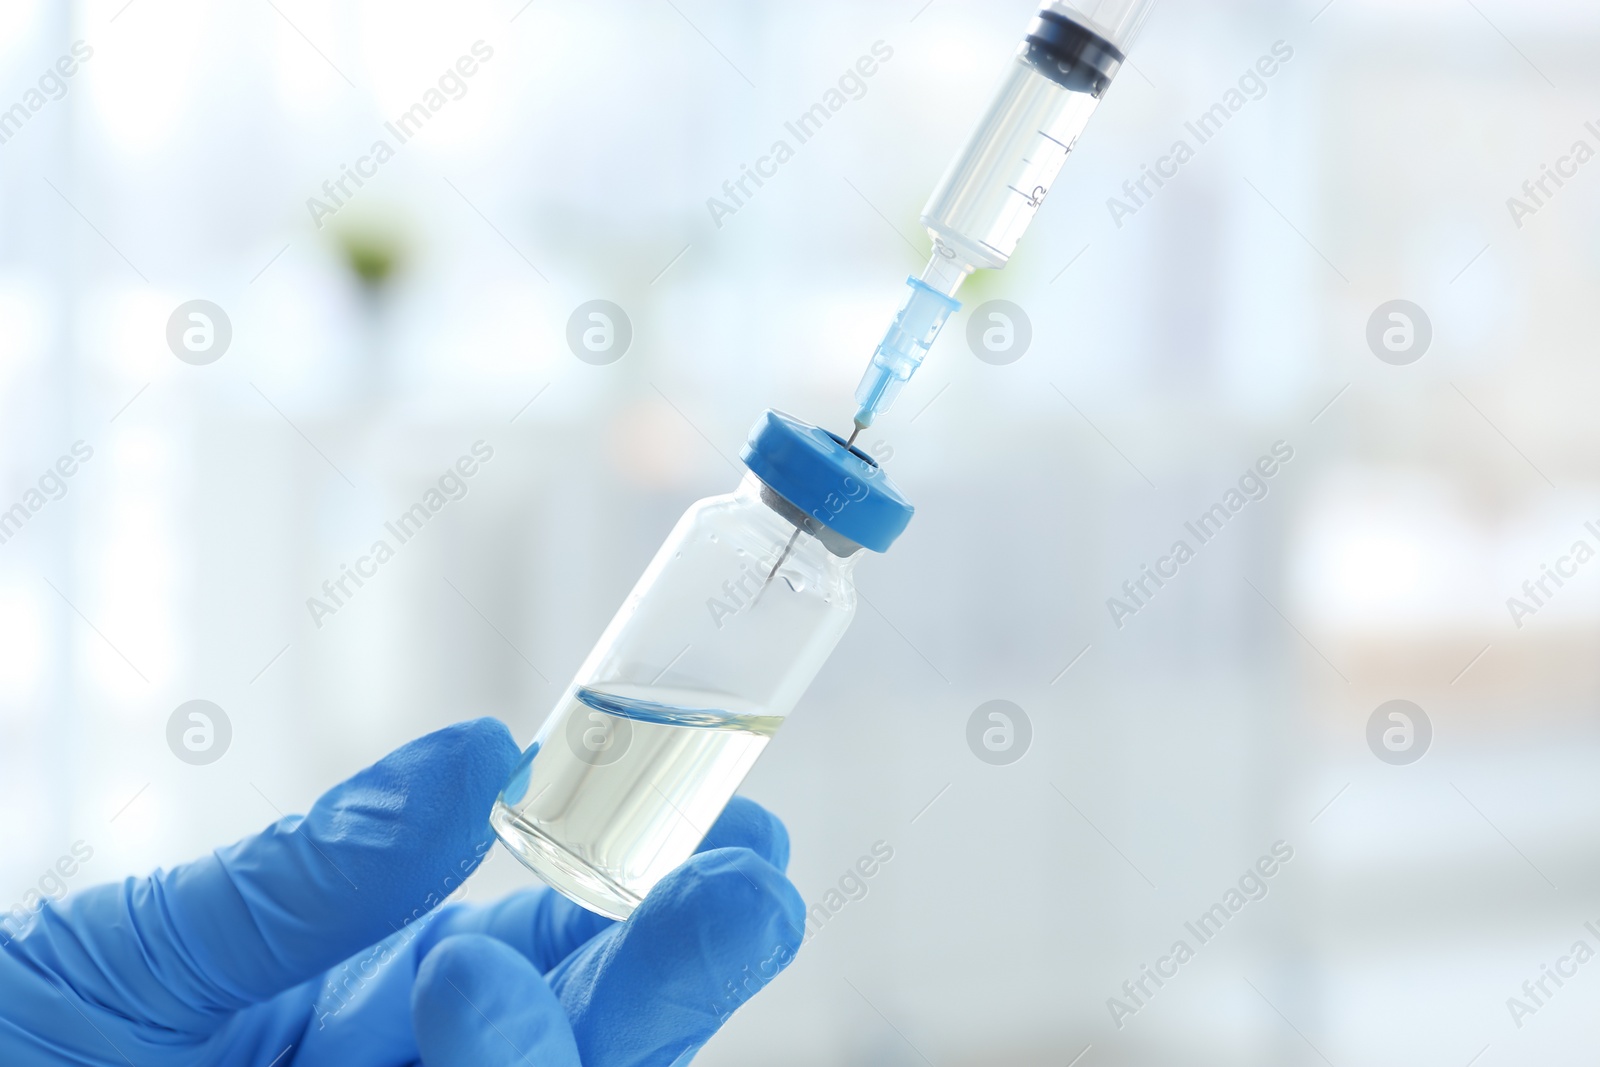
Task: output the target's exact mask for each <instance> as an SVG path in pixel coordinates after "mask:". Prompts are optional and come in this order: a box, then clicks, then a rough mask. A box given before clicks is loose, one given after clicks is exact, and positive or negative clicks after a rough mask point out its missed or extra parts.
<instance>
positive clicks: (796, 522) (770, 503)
mask: <svg viewBox="0 0 1600 1067" xmlns="http://www.w3.org/2000/svg"><path fill="white" fill-rule="evenodd" d="M738 495H739V496H741V497H744V498H747V499H751V500H755V501H758V502H759V503H760V504H761V505H762V506H763V507H765V508H766V509H767V510H768V511H770V512H772V513H773V514H774V515H776V516H778V518H780V519H782V520H783V521H784V522H785V523H787V524H788V525H790V526H792V527H794V528H795V529H796V530H798V531H799V532H800V533H801V535H802V536H805V535H810V536H811V537H813V538H815V539H816V540H817V542H818V543H820V544H821V545H822V547H823V548H826V549H827V550H828V552H829V553H830V554H832V555H834V556H837V557H839V558H840V559H844V560H847V559H850V558H852V557H854V556H855V555H856V554H857V553H859V552H860V551H861V548H862V546H861V545H859V544H857V543H856V542H854V541H852V540H850V538H848V537H846V536H845V535H844V534H842V533H839V532H838V531H837V530H834V529H832V528H830V527H828V526H826V525H824V524H823V523H822V522H821V521H819V520H818V519H817V518H816V517H815V516H812V515H807V514H806V513H805V512H803V511H801V510H800V509H799V508H798V507H796V506H795V505H794V504H792V503H790V502H789V501H788V500H787V499H786V498H785V497H784V496H783V495H782V494H781V493H779V492H778V491H777V490H775V489H773V488H772V487H771V486H770V485H768V484H767V483H766V482H763V481H762V480H761V479H760V478H757V477H756V476H755V475H754V474H750V473H746V474H745V476H744V479H743V480H742V481H740V483H739V489H738Z"/></svg>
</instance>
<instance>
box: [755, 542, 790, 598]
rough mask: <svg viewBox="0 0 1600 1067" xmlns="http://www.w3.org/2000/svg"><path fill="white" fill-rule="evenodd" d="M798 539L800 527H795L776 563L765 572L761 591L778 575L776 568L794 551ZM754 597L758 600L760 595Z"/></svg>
mask: <svg viewBox="0 0 1600 1067" xmlns="http://www.w3.org/2000/svg"><path fill="white" fill-rule="evenodd" d="M799 539H800V527H798V526H796V527H795V528H794V533H792V534H790V535H789V543H788V544H786V545H784V546H783V551H782V552H781V553H779V555H778V562H776V563H774V564H773V565H772V570H770V571H768V572H767V580H766V581H764V582H762V583H761V588H762V590H763V591H765V590H766V588H767V586H769V585H771V584H772V578H773V576H774V575H775V574H777V573H778V568H779V567H781V566H783V561H784V560H786V559H788V558H789V553H790V552H792V551H794V543H795V542H796V541H798V540H799ZM756 595H757V597H758V598H759V596H760V595H761V594H759V593H758V594H756Z"/></svg>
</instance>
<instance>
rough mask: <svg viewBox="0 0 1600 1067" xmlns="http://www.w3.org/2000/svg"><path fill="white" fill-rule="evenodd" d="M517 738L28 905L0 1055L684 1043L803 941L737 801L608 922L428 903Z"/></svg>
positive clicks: (754, 814) (545, 1066)
mask: <svg viewBox="0 0 1600 1067" xmlns="http://www.w3.org/2000/svg"><path fill="white" fill-rule="evenodd" d="M518 755H519V753H518V750H517V746H516V744H515V743H514V742H513V741H512V739H511V734H510V732H509V731H508V730H507V729H506V727H505V726H504V725H502V724H501V723H499V722H496V721H494V720H492V719H479V720H477V721H474V722H467V723H461V724H458V725H456V726H451V727H448V728H447V729H444V730H440V731H438V732H437V733H433V734H429V735H428V736H426V737H423V738H421V739H420V740H417V741H413V742H412V743H411V744H409V745H406V746H405V747H403V748H400V749H398V750H397V751H395V752H392V753H390V754H389V755H388V756H386V757H384V758H383V759H381V760H379V761H378V762H377V763H375V764H374V765H372V766H371V767H368V768H367V769H366V770H363V771H361V772H360V773H358V774H356V775H355V776H354V777H353V778H351V779H349V780H348V781H346V782H344V783H342V784H341V785H338V786H335V787H334V788H333V789H332V790H330V791H329V792H327V793H326V794H324V795H323V796H322V798H321V799H319V800H318V801H317V802H316V804H315V805H314V806H313V807H312V809H311V813H310V814H309V815H306V816H305V817H303V818H302V817H299V816H291V817H289V818H286V819H283V820H281V821H279V822H278V823H276V824H274V825H273V826H271V827H269V828H268V829H267V830H266V831H264V832H263V833H261V834H259V835H257V836H255V837H252V838H248V839H246V840H244V841H241V842H239V843H238V844H235V845H231V846H229V847H227V848H223V849H219V850H217V851H216V852H214V853H213V854H212V855H210V856H208V857H206V858H204V859H201V860H197V861H195V862H194V863H189V864H186V865H184V866H182V867H178V868H176V869H174V870H171V871H158V872H157V873H156V874H154V875H152V876H150V877H149V878H129V879H127V880H126V881H125V882H123V883H122V884H121V885H108V886H98V887H95V888H92V889H87V890H84V891H82V892H80V893H78V894H76V895H74V896H72V897H70V898H68V899H67V900H66V901H65V902H64V903H62V904H60V905H54V904H47V905H46V906H45V908H44V909H43V910H42V911H41V912H40V913H39V914H38V915H37V916H36V917H35V919H34V921H33V922H32V923H31V925H30V926H29V927H28V928H27V929H26V930H25V931H23V932H22V933H21V934H20V935H19V936H18V937H17V938H16V940H14V941H12V942H11V943H10V944H8V945H7V946H6V947H5V948H4V949H3V950H0V1064H5V1065H7V1067H25V1065H33V1064H51V1065H55V1064H97V1065H98V1064H114V1065H133V1067H178V1065H184V1067H187V1065H201V1064H227V1065H230V1067H232V1065H235V1064H240V1065H245V1064H248V1065H255V1067H289V1065H291V1064H292V1065H295V1067H320V1065H324V1064H326V1065H330V1067H332V1065H337V1067H369V1065H370V1067H377V1065H383V1067H391V1065H403V1064H417V1063H420V1064H422V1065H424V1067H496V1065H500V1064H506V1065H510V1064H516V1065H520V1067H579V1064H580V1061H581V1063H582V1064H583V1065H584V1067H667V1065H670V1064H676V1063H685V1062H687V1061H688V1059H689V1058H690V1057H691V1056H692V1055H693V1053H694V1052H695V1051H696V1050H698V1049H699V1048H700V1046H701V1045H702V1044H704V1043H705V1042H706V1040H707V1039H709V1038H710V1037H711V1035H712V1034H713V1033H714V1032H716V1030H717V1028H718V1026H720V1025H721V1023H722V1022H723V1020H724V1019H726V1018H727V1016H728V1015H729V1014H731V1013H732V1011H733V1010H734V1009H735V1008H737V1007H738V1006H739V1004H740V1003H742V1002H743V1001H744V1000H746V999H748V998H749V996H751V995H752V994H753V993H754V992H755V991H756V990H757V989H759V988H760V986H761V985H763V984H764V983H765V981H766V980H768V979H770V978H771V977H772V976H773V975H775V974H776V973H777V972H778V970H780V969H781V968H782V967H783V966H784V965H786V964H787V963H788V961H789V960H790V959H792V958H793V955H794V952H795V950H796V949H797V948H798V947H799V944H800V939H801V935H802V924H803V922H804V908H803V905H802V904H801V901H800V897H799V895H798V894H797V893H796V892H795V889H794V886H793V885H791V884H790V883H789V881H788V879H787V878H785V877H784V875H783V873H782V872H783V868H784V867H785V865H786V864H787V862H788V855H789V842H788V835H787V833H786V832H785V831H784V829H783V825H782V824H781V823H780V822H778V820H777V819H775V818H774V817H773V816H771V815H769V814H768V813H767V812H766V811H764V810H763V809H761V808H760V807H758V806H757V805H756V804H754V803H752V802H750V801H747V800H743V799H740V798H735V800H734V801H733V803H731V804H730V805H729V806H728V808H727V809H726V810H725V811H724V812H723V815H722V818H721V819H720V820H718V822H717V824H716V826H714V827H713V828H712V829H711V832H710V833H709V834H708V835H707V837H706V840H705V842H704V843H703V844H702V846H701V851H700V852H699V853H698V854H697V855H695V856H694V857H693V858H692V859H690V860H689V861H688V862H686V863H685V864H684V865H683V866H681V867H679V868H678V869H677V870H676V871H674V872H673V873H671V874H670V875H668V876H667V877H666V878H664V879H663V880H662V881H661V882H660V884H658V885H657V886H656V888H655V890H654V891H653V892H652V893H651V894H650V895H649V897H648V898H646V900H645V901H644V903H643V904H641V905H640V906H639V908H638V909H637V910H636V911H635V912H634V914H633V916H632V917H631V918H630V919H629V920H628V921H627V922H623V923H615V922H612V921H611V920H609V919H604V918H601V917H600V916H598V915H595V914H593V913H592V912H588V911H585V910H583V909H582V908H579V907H578V906H577V905H575V904H573V903H571V902H570V901H568V900H567V899H566V898H565V897H563V896H561V895H560V894H558V893H555V892H553V891H551V890H545V889H541V890H529V891H525V892H522V893H518V894H515V895H513V896H511V897H508V898H507V899H505V900H502V901H500V902H499V903H496V904H492V905H486V906H476V905H466V904H447V905H445V906H443V907H436V905H438V904H439V903H440V902H441V901H442V900H443V899H444V898H445V897H446V896H448V895H449V894H450V893H451V892H452V891H453V890H454V889H455V888H456V887H457V886H459V885H460V884H461V880H462V879H464V878H465V877H466V876H467V875H468V874H470V873H471V872H472V871H473V870H474V869H476V867H477V866H478V864H479V862H480V861H481V860H482V858H483V856H484V855H485V854H486V853H487V852H488V850H489V848H490V847H491V845H492V844H493V841H494V838H493V834H492V832H491V831H490V829H489V825H488V816H489V809H490V807H491V806H492V805H493V803H494V799H495V796H496V795H497V794H498V792H499V789H500V786H501V785H502V783H504V782H505V780H506V777H507V775H508V774H510V772H511V769H512V766H513V765H514V764H515V763H516V761H517V758H518ZM340 961H343V962H342V963H341V962H340Z"/></svg>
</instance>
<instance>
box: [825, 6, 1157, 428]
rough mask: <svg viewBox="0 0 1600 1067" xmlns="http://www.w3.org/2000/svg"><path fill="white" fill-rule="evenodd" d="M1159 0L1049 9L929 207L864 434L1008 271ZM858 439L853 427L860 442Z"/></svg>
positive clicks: (860, 414)
mask: <svg viewBox="0 0 1600 1067" xmlns="http://www.w3.org/2000/svg"><path fill="white" fill-rule="evenodd" d="M1154 6H1155V0H1080V2H1078V3H1075V4H1068V3H1065V2H1063V0H1055V2H1053V3H1050V4H1049V5H1047V6H1046V7H1044V8H1043V9H1041V10H1040V12H1039V14H1038V17H1036V18H1035V19H1034V20H1033V23H1032V24H1031V25H1030V26H1029V27H1028V33H1027V36H1025V37H1024V38H1023V40H1022V44H1021V45H1020V46H1019V47H1018V48H1017V53H1016V56H1015V57H1014V59H1013V61H1012V62H1011V64H1010V65H1009V66H1008V67H1007V68H1006V73H1005V76H1004V78H1002V80H1001V82H1000V88H999V90H998V91H997V92H996V93H995V95H994V99H993V100H992V101H991V102H990V104H989V107H988V109H987V110H986V111H985V112H984V114H983V117H982V118H981V119H979V121H978V125H977V127H976V128H975V129H974V130H973V131H972V135H971V137H969V138H968V139H967V143H966V146H965V147H964V148H962V150H961V152H960V154H959V155H957V156H956V158H955V161H954V162H953V163H952V164H951V165H950V169H949V170H948V171H946V172H945V175H944V177H943V178H942V179H941V180H940V182H939V184H938V186H937V187H935V189H934V191H933V196H931V197H930V198H929V199H928V203H927V205H926V206H925V207H924V208H923V209H922V224H923V225H924V226H926V227H927V229H928V233H929V234H930V235H931V236H932V237H933V258H932V259H930V260H929V261H928V265H927V267H926V268H924V269H923V271H922V276H921V277H920V278H908V279H907V280H906V281H907V284H908V285H909V286H910V287H911V292H910V294H909V295H908V296H907V297H906V301H905V303H904V304H903V305H902V306H901V308H900V312H899V314H897V315H896V316H895V319H894V323H893V324H892V325H890V327H889V332H888V333H887V334H885V335H884V338H883V341H882V343H881V344H879V345H878V349H877V351H876V352H874V353H873V355H872V362H871V363H870V364H869V365H868V366H867V373H866V374H865V375H863V376H862V379H861V384H860V385H859V386H857V387H856V406H857V410H856V417H855V422H856V433H860V432H861V430H862V429H863V428H865V427H867V426H870V425H872V420H873V419H874V418H876V417H877V416H878V415H879V414H881V413H882V412H884V411H887V410H888V409H889V405H890V404H892V403H894V399H895V397H896V396H897V395H898V394H899V392H900V390H901V388H902V387H904V385H905V383H906V382H907V381H909V380H910V378H911V376H912V375H913V374H915V373H916V370H917V368H918V367H920V366H921V365H922V360H923V357H924V356H926V355H927V354H928V349H929V348H931V347H932V346H933V342H934V339H935V338H937V337H938V336H939V331H940V330H941V329H942V328H943V327H944V324H945V320H946V319H948V318H949V317H950V315H951V313H953V312H954V311H956V309H958V308H959V307H960V306H961V304H960V302H959V301H957V300H956V299H955V294H956V291H957V290H959V289H960V288H961V283H962V282H964V281H966V280H967V275H969V274H971V273H972V272H973V271H975V270H978V269H979V268H987V269H992V270H999V269H1001V268H1002V267H1004V266H1005V265H1006V262H1007V261H1008V260H1010V258H1011V253H1012V252H1013V251H1014V250H1015V249H1016V247H1017V241H1018V240H1019V239H1020V238H1021V237H1022V234H1023V231H1024V230H1026V229H1027V228H1028V224H1029V223H1030V222H1032V221H1033V216H1034V213H1035V212H1037V211H1038V210H1039V205H1040V204H1042V203H1044V198H1045V197H1046V196H1047V195H1048V194H1049V192H1050V186H1051V183H1053V182H1054V181H1055V180H1056V175H1058V174H1059V173H1061V166H1062V164H1063V163H1065V162H1066V161H1067V154H1068V153H1069V152H1071V151H1072V146H1073V145H1074V144H1076V143H1077V140H1078V135H1079V134H1081V133H1082V132H1083V129H1084V127H1085V126H1087V125H1088V123H1089V117H1090V116H1091V115H1093V114H1094V110H1095V108H1096V106H1098V105H1099V103H1100V99H1101V97H1102V96H1104V94H1105V91H1106V89H1107V88H1108V87H1109V86H1110V85H1111V81H1112V79H1113V78H1115V77H1116V74H1117V71H1118V70H1119V69H1120V68H1121V66H1122V64H1123V62H1124V61H1125V59H1126V56H1127V50H1128V46H1129V44H1130V43H1132V41H1133V38H1134V35H1135V34H1137V33H1138V31H1139V28H1140V26H1141V25H1142V24H1143V23H1144V20H1145V16H1146V15H1148V14H1149V12H1150V9H1151V8H1152V7H1154ZM854 439H855V437H854V435H852V436H851V440H852V441H853V440H854Z"/></svg>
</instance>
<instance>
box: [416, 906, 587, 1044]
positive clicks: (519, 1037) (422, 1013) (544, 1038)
mask: <svg viewBox="0 0 1600 1067" xmlns="http://www.w3.org/2000/svg"><path fill="white" fill-rule="evenodd" d="M411 1026H412V1030H413V1031H414V1032H415V1034H416V1038H417V1051H418V1052H419V1053H420V1054H421V1056H422V1067H530V1065H531V1067H580V1064H579V1062H578V1045H577V1042H576V1040H575V1039H574V1038H573V1036H572V1027H571V1025H570V1024H568V1022H567V1015H566V1012H565V1011H563V1010H562V1008H561V1002H560V1001H558V1000H556V995H555V993H554V992H552V991H551V989H550V987H549V986H548V985H546V984H545V980H544V979H543V978H542V977H540V975H539V972H538V971H536V970H534V968H533V964H531V963H529V962H528V960H527V958H526V957H525V956H523V955H522V954H521V953H520V952H518V951H517V950H516V949H514V948H512V947H511V946H510V945H507V944H506V943H505V942H503V941H497V940H495V939H494V938H492V937H488V936H485V935H483V934H460V935H457V936H455V937H447V938H445V939H444V940H443V941H440V942H439V943H438V944H437V945H435V946H434V947H433V949H432V950H430V951H429V953H428V954H427V956H425V957H424V958H423V960H422V965H421V966H420V967H418V968H417V980H416V984H415V985H414V986H412V990H411Z"/></svg>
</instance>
